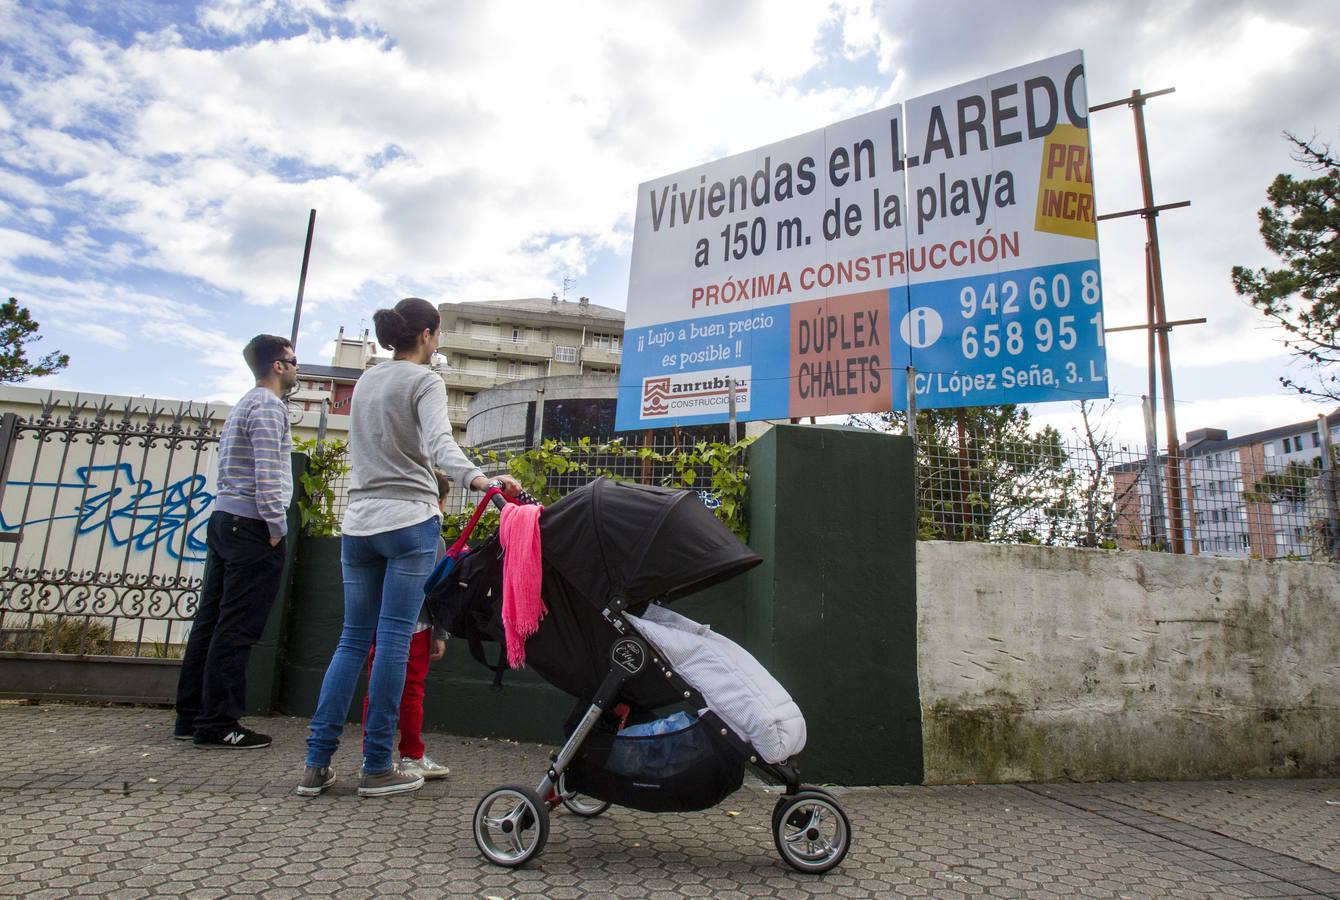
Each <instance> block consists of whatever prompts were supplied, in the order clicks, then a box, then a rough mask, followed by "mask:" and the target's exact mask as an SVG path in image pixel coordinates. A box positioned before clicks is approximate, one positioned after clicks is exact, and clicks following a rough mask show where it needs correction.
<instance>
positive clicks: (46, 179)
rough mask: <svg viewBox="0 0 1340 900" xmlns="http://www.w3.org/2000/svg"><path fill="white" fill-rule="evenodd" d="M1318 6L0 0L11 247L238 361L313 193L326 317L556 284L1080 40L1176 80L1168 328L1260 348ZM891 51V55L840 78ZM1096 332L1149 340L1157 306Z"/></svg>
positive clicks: (1132, 299) (1171, 118) (1115, 187)
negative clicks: (768, 174) (94, 12)
mask: <svg viewBox="0 0 1340 900" xmlns="http://www.w3.org/2000/svg"><path fill="white" fill-rule="evenodd" d="M1328 11H1330V9H1329V5H1328V4H1326V3H1325V2H1302V3H1299V4H1296V5H1290V6H1288V7H1262V6H1259V5H1255V4H1250V3H1245V2H1236V0H1228V2H1222V3H1219V2H1216V3H1210V2H1204V0H1201V2H1197V0H1186V2H1180V3H1176V4H1161V3H1155V2H1152V0H1145V2H1142V3H1140V4H1137V5H1136V6H1135V7H1131V8H1123V7H1120V6H1114V5H1110V4H1104V3H1099V2H1077V3H1074V4H1068V5H1065V6H1063V7H1057V6H1055V5H1054V4H1051V3H1039V2H1020V3H1017V4H1004V5H1002V4H996V5H986V4H980V3H976V2H971V3H965V2H962V0H936V2H929V3H928V2H922V3H908V4H897V5H894V4H885V3H880V2H876V0H840V2H831V3H830V2H826V0H819V2H807V3H792V4H787V5H786V7H785V9H781V8H779V7H777V6H776V5H775V4H767V3H763V2H761V0H755V2H741V3H730V4H719V3H709V2H707V0H698V2H692V3H676V4H663V3H652V2H621V3H615V2H604V3H593V4H588V5H583V6H580V7H571V6H562V5H556V4H551V3H538V2H536V3H524V4H439V3H431V2H416V3H404V2H401V0H350V2H347V3H339V4H336V3H331V2H325V0H259V2H243V0H210V2H206V3H203V4H201V5H200V6H199V7H198V8H197V9H196V10H195V16H196V24H192V23H191V22H190V20H189V19H188V18H182V19H180V20H179V24H177V25H172V26H148V27H145V28H144V29H143V30H141V31H140V32H139V33H138V34H136V35H135V36H134V37H133V38H127V37H125V36H124V35H122V36H120V37H118V38H113V37H111V36H107V35H100V34H99V33H97V31H96V30H94V28H92V27H90V26H87V25H85V24H80V23H78V22H75V21H71V19H70V18H68V17H67V16H65V15H63V14H62V12H61V7H59V6H57V7H51V8H44V9H42V10H35V9H34V8H30V7H28V6H27V5H23V6H20V5H19V4H17V3H15V2H12V0H0V33H3V34H4V37H3V38H0V44H2V45H3V47H4V49H5V51H6V56H7V65H2V66H0V194H2V195H3V196H4V197H5V200H4V201H3V202H4V206H3V207H0V212H3V213H4V215H5V219H4V224H5V226H6V227H7V228H9V229H10V231H9V232H7V233H5V234H4V235H2V236H0V277H5V278H7V279H10V284H12V285H13V287H12V288H11V291H12V292H19V291H21V292H23V293H24V296H26V297H31V298H32V303H33V304H35V305H38V306H45V307H46V308H48V309H49V308H56V307H59V308H62V309H66V310H69V311H70V312H71V315H72V316H73V315H74V314H75V313H77V315H78V316H80V317H83V319H82V321H86V322H88V323H91V324H92V325H93V326H95V328H94V329H93V330H90V331H89V337H90V339H94V340H96V339H98V338H99V337H101V338H104V339H109V340H110V339H111V335H110V334H108V333H106V332H99V331H97V328H102V329H106V330H107V331H108V332H115V333H122V334H126V335H127V336H128V338H129V339H131V340H134V341H140V340H145V341H151V342H160V343H161V342H164V341H171V340H172V338H170V337H169V335H170V334H171V333H173V326H175V325H176V324H179V323H184V322H189V323H191V325H192V327H194V328H198V329H201V332H200V334H201V335H206V336H207V337H201V336H200V335H197V336H196V337H195V338H193V339H192V340H197V341H212V342H213V343H211V344H209V346H208V347H206V346H205V345H204V344H192V345H191V346H195V347H197V348H198V349H200V350H201V351H202V352H201V355H200V357H199V358H200V361H201V362H202V363H203V364H204V365H205V366H206V367H207V370H208V372H209V373H211V374H209V375H208V376H207V377H209V378H215V377H216V376H215V374H213V373H228V372H233V373H234V375H228V376H226V377H229V378H234V381H231V382H229V384H228V388H229V389H232V388H234V387H236V385H237V381H236V379H235V373H236V371H237V370H238V369H239V368H240V363H238V361H237V360H235V359H232V360H229V359H227V355H228V354H229V353H231V354H233V356H235V355H236V350H235V349H233V348H234V346H235V345H236V344H237V342H238V339H239V337H241V338H242V339H243V340H244V339H245V337H247V336H249V334H248V335H239V334H228V333H226V332H229V331H246V330H256V326H258V325H259V327H263V328H264V329H266V330H273V326H272V325H271V324H269V323H271V322H273V321H275V320H279V319H284V318H286V316H285V315H284V309H285V307H286V306H287V304H290V303H291V302H292V300H293V296H294V292H295V290H296V282H297V276H298V269H299V265H300V262H301V252H302V240H303V236H304V228H305V225H306V217H307V210H308V209H309V208H312V207H315V208H316V209H317V210H318V217H317V230H316V241H315V245H314V247H313V254H312V268H311V272H310V275H309V281H308V285H307V303H308V304H309V306H308V308H309V309H311V310H317V309H320V310H321V311H322V318H323V320H325V321H332V322H334V321H341V320H343V321H357V319H358V318H359V317H360V316H361V315H366V313H367V312H368V311H369V310H370V309H372V308H373V307H374V306H375V305H377V303H378V302H383V301H384V300H386V299H388V298H390V297H393V296H395V295H403V294H418V295H423V296H428V297H431V298H434V299H442V300H460V299H472V298H479V299H493V298H498V297H504V296H509V295H512V296H515V295H537V294H541V295H544V294H547V293H548V292H549V291H550V290H554V289H557V286H558V282H559V279H560V278H561V277H562V276H563V275H564V274H575V275H577V276H579V277H580V276H583V275H585V274H586V273H587V271H588V269H589V267H590V266H591V264H592V260H593V259H595V258H596V255H597V254H600V253H603V252H608V251H613V252H614V253H616V254H619V255H621V256H625V257H626V255H627V253H628V250H629V242H630V229H631V224H630V222H631V214H632V211H633V208H634V204H635V202H636V197H635V191H636V186H637V185H638V184H639V183H640V182H642V181H644V180H646V179H648V178H652V177H656V176H659V175H662V174H665V173H667V172H671V171H676V170H679V169H682V168H685V167H688V166H692V165H695V164H697V163H699V162H702V161H704V160H707V159H710V158H714V157H717V156H721V155H725V154H727V153H731V152H737V151H741V150H746V149H749V148H751V147H754V146H759V145H762V144H765V143H768V142H770V141H774V140H777V139H780V138H784V137H786V136H789V135H792V134H797V133H801V132H804V131H807V130H809V129H812V128H816V127H820V126H823V125H825V124H827V123H829V122H832V121H836V120H838V119H841V118H844V117H847V116H850V115H854V114H857V113H860V112H865V111H867V110H869V109H873V108H875V107H877V106H880V105H885V104H887V103H889V102H892V101H894V100H898V99H905V98H907V97H909V96H912V95H915V94H917V93H921V92H923V91H926V90H932V89H937V88H941V87H944V86H946V85H948V84H951V83H953V82H955V81H959V80H963V79H966V78H970V77H976V76H980V75H981V74H983V73H985V72H989V71H993V70H995V69H999V68H1006V67H1009V66H1013V65H1017V64H1020V63H1022V62H1024V61H1026V60H1028V59H1033V58H1038V57H1042V56H1046V55H1050V54H1052V53H1056V52H1062V51H1065V50H1069V49H1071V48H1073V47H1074V46H1076V45H1079V46H1084V47H1086V49H1087V51H1088V56H1087V63H1088V68H1089V90H1090V98H1091V100H1094V101H1097V100H1103V99H1111V98H1113V97H1116V96H1120V95H1122V94H1125V93H1128V92H1129V90H1130V88H1132V87H1135V86H1137V85H1138V86H1141V87H1144V88H1146V89H1149V88H1156V87H1163V86H1166V85H1168V84H1176V85H1177V87H1178V93H1177V94H1175V95H1173V96H1171V97H1168V98H1161V99H1159V100H1156V101H1153V102H1152V103H1151V104H1150V106H1149V108H1148V110H1147V115H1148V120H1149V124H1150V144H1151V151H1152V154H1153V158H1154V168H1155V184H1156V191H1157V194H1156V196H1157V198H1158V199H1159V200H1164V201H1166V200H1172V199H1191V200H1192V202H1193V205H1192V207H1191V208H1190V209H1189V210H1178V211H1174V212H1170V213H1167V214H1165V215H1164V216H1162V217H1161V218H1160V220H1159V227H1160V232H1161V236H1162V239H1163V252H1164V268H1165V278H1166V285H1167V297H1168V303H1169V312H1170V315H1172V316H1173V317H1174V318H1186V317H1192V316H1199V315H1204V316H1206V317H1207V318H1208V319H1209V320H1210V321H1209V323H1208V324H1207V325H1204V326H1198V327H1191V328H1186V329H1180V330H1178V331H1176V332H1174V336H1173V346H1174V360H1175V361H1176V363H1177V364H1178V366H1179V367H1184V366H1185V367H1195V366H1204V367H1213V366H1216V365H1223V364H1224V361H1225V360H1229V359H1231V360H1237V361H1250V360H1263V359H1270V358H1273V357H1275V356H1276V355H1278V353H1279V347H1278V344H1277V343H1276V342H1275V341H1274V340H1273V339H1272V336H1271V335H1270V334H1269V333H1268V332H1267V331H1266V330H1265V329H1263V328H1262V323H1263V320H1262V319H1261V317H1260V316H1259V315H1257V314H1256V313H1255V312H1254V311H1253V310H1251V309H1250V308H1249V307H1248V306H1247V305H1246V304H1244V303H1243V302H1242V301H1241V300H1240V299H1239V298H1237V297H1236V295H1234V294H1233V293H1232V289H1231V287H1230V285H1229V283H1228V268H1229V266H1231V265H1232V264H1233V263H1237V262H1241V263H1245V264H1254V265H1259V264H1262V263H1265V262H1268V259H1267V257H1266V256H1265V253H1264V250H1263V248H1262V247H1261V244H1260V239H1259V237H1258V236H1257V234H1256V231H1255V227H1256V226H1255V211H1256V208H1257V207H1258V206H1260V205H1261V204H1262V203H1263V200H1264V196H1263V194H1264V188H1265V186H1266V184H1267V183H1268V182H1269V180H1270V178H1271V177H1273V175H1274V173H1275V172H1278V171H1280V170H1283V169H1287V168H1290V167H1291V164H1290V163H1289V161H1288V149H1287V147H1286V146H1285V145H1284V144H1283V142H1282V141H1280V140H1278V139H1277V138H1276V135H1277V134H1278V132H1279V131H1280V130H1282V129H1283V128H1286V127H1287V128H1291V129H1293V130H1297V131H1300V132H1303V133H1305V134H1307V133H1311V131H1312V130H1313V129H1314V128H1322V129H1329V128H1333V127H1334V125H1335V123H1336V122H1337V121H1340V105H1337V101H1336V100H1335V98H1334V95H1333V91H1332V90H1331V88H1330V85H1329V83H1328V82H1326V81H1325V79H1316V78H1309V77H1307V76H1305V75H1302V74H1300V73H1306V72H1315V71H1328V70H1330V69H1331V68H1334V66H1335V64H1337V61H1338V60H1340V55H1338V54H1340V51H1337V50H1336V49H1335V48H1336V47H1337V46H1340V44H1337V42H1336V41H1335V39H1334V38H1335V37H1336V31H1337V28H1336V25H1337V23H1336V21H1335V19H1334V16H1333V15H1329V16H1328V15H1327V13H1328ZM88 18H89V19H90V20H91V19H92V18H93V17H92V16H88ZM135 21H136V22H137V23H143V22H149V21H150V20H149V19H148V18H146V17H144V16H143V15H140V16H139V18H137V19H136V20H135ZM965 23H971V27H970V28H969V27H965ZM155 28H156V30H155ZM276 34H277V35H279V36H273V35H276ZM1265 46H1268V47H1270V48H1271V49H1270V50H1269V52H1267V51H1265V50H1263V49H1262V48H1263V47H1265ZM1116 48H1121V50H1120V52H1118V51H1117V49H1116ZM832 52H835V53H836V56H837V58H833V57H831V56H830V55H828V54H830V53H832ZM874 60H878V64H879V67H880V69H881V71H882V72H883V73H884V77H882V78H868V79H865V80H864V81H858V80H856V78H855V77H854V76H852V77H845V76H843V77H839V76H836V75H835V76H834V77H832V78H829V77H827V72H828V70H827V69H825V67H826V66H829V65H831V66H832V67H833V68H832V70H831V71H833V72H840V73H845V72H848V71H855V70H856V69H858V68H860V67H861V66H866V67H868V66H869V65H870V64H871V63H872V62H873V61H874ZM844 66H845V67H846V68H844ZM816 72H819V73H821V74H822V75H823V76H824V77H822V78H819V79H810V78H809V76H811V75H813V74H814V73H816ZM815 83H821V84H823V85H826V86H823V87H810V85H812V84H815ZM1093 128H1094V146H1095V156H1096V165H1097V171H1098V173H1099V203H1100V205H1101V206H1102V208H1103V209H1105V210H1114V209H1121V208H1129V207H1131V206H1135V205H1138V204H1139V190H1138V179H1137V177H1136V171H1135V166H1134V162H1133V142H1132V139H1131V124H1130V115H1129V113H1128V112H1126V111H1125V110H1116V111H1112V112H1108V113H1103V114H1101V115H1095V117H1094V124H1093ZM69 223H75V224H69ZM1101 238H1102V249H1103V255H1104V256H1103V259H1104V284H1105V290H1106V299H1105V304H1106V312H1107V324H1109V325H1118V324H1134V323H1137V322H1140V321H1143V318H1144V286H1143V280H1142V271H1143V240H1144V234H1143V229H1142V228H1141V223H1140V222H1139V220H1138V219H1129V220H1120V221H1114V222H1109V223H1105V224H1104V225H1103V226H1102V228H1101ZM30 259H41V260H43V261H44V262H46V263H48V264H55V263H59V264H60V267H57V266H55V265H48V266H45V267H43V268H42V269H40V270H35V269H34V268H32V267H30V266H29V265H28V264H27V262H26V260H30ZM62 267H63V268H62ZM53 268H56V269H57V270H58V274H53V272H52V269H53ZM158 282H161V283H158ZM593 299H594V300H596V302H604V303H609V304H611V305H620V300H621V298H617V297H593ZM239 301H246V302H247V303H249V304H250V305H251V306H252V307H253V308H251V309H247V310H241V311H239ZM126 310H137V311H136V312H133V313H127V312H126ZM122 315H135V316H136V318H135V319H134V320H126V321H135V322H136V323H137V325H139V324H141V323H142V324H143V325H144V326H145V327H143V328H135V329H131V328H128V327H127V326H125V325H124V323H123V321H122V320H121V319H118V316H122ZM260 323H265V324H260ZM148 326H154V327H152V328H149V327H148ZM225 344H226V345H227V347H228V349H227V350H226V351H225V349H224V345H225ZM1108 346H1109V353H1110V355H1111V357H1112V359H1113V361H1114V362H1116V363H1122V362H1126V363H1130V364H1132V365H1142V364H1143V359H1144V341H1143V339H1142V338H1141V336H1140V335H1139V334H1131V335H1125V336H1116V335H1114V336H1112V338H1111V340H1110V341H1109V345H1108ZM219 377H224V376H219ZM243 377H244V378H245V372H244V370H243ZM212 383H213V382H212Z"/></svg>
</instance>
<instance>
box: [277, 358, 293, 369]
mask: <svg viewBox="0 0 1340 900" xmlns="http://www.w3.org/2000/svg"><path fill="white" fill-rule="evenodd" d="M275 362H277V363H284V364H285V365H289V366H292V367H293V368H295V369H296V368H298V358H297V357H296V356H295V357H293V358H292V359H276V360H275Z"/></svg>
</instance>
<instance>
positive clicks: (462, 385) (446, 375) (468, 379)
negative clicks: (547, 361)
mask: <svg viewBox="0 0 1340 900" xmlns="http://www.w3.org/2000/svg"><path fill="white" fill-rule="evenodd" d="M434 371H435V372H437V373H438V374H439V375H441V376H442V380H443V381H444V382H446V385H447V387H448V388H457V389H459V390H463V391H472V392H473V391H483V390H487V389H489V388H491V387H497V386H498V385H500V384H506V383H507V382H509V381H516V380H518V379H520V378H531V377H534V376H531V375H508V374H507V373H506V372H480V371H476V370H472V369H456V368H441V369H434ZM453 419H454V417H453Z"/></svg>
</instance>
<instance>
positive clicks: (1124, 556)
mask: <svg viewBox="0 0 1340 900" xmlns="http://www.w3.org/2000/svg"><path fill="white" fill-rule="evenodd" d="M917 598H918V608H917V634H918V646H917V660H918V675H919V683H920V692H921V705H922V723H923V725H922V729H923V746H924V754H925V779H926V781H927V782H928V783H954V782H967V781H979V782H983V781H1019V780H1047V779H1063V778H1075V779H1082V780H1085V779H1118V780H1124V779H1165V778H1209V777H1225V776H1241V777H1253V776H1269V775H1327V774H1330V775H1333V774H1340V615H1337V614H1338V613H1340V566H1338V565H1334V564H1322V563H1304V562H1277V561H1262V560H1229V559H1215V558H1207V557H1186V556H1183V557H1173V556H1169V555H1166V554H1159V553H1148V552H1139V551H1128V552H1107V551H1095V550H1070V549H1061V548H1052V547H1034V546H1008V545H988V544H959V543H946V542H922V543H919V544H918V545H917Z"/></svg>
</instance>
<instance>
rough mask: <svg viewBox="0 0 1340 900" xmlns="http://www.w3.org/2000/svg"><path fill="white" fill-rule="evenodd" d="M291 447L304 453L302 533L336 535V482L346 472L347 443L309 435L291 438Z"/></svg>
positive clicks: (300, 507) (301, 497) (300, 502)
mask: <svg viewBox="0 0 1340 900" xmlns="http://www.w3.org/2000/svg"><path fill="white" fill-rule="evenodd" d="M293 448H294V449H295V450H297V451H298V452H299V453H305V454H307V471H305V472H303V473H302V476H301V479H300V480H301V482H302V491H301V492H300V493H299V494H298V512H299V513H300V514H301V515H302V530H303V533H304V534H308V535H311V536H312V537H335V536H336V535H338V534H339V533H340V517H339V515H338V514H337V513H336V511H335V500H336V490H335V486H336V484H337V483H338V482H339V480H340V479H341V478H343V477H344V476H345V475H347V474H349V445H348V444H347V443H346V442H345V441H337V440H329V441H317V440H315V439H311V438H309V439H307V440H298V441H294V444H293Z"/></svg>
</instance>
